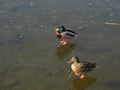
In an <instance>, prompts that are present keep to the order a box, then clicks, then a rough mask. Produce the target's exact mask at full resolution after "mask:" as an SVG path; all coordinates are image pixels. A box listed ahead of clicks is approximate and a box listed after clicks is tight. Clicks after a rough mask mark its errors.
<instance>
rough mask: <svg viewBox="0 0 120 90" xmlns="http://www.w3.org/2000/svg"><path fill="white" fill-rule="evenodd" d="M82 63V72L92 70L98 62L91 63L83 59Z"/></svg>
mask: <svg viewBox="0 0 120 90" xmlns="http://www.w3.org/2000/svg"><path fill="white" fill-rule="evenodd" d="M80 63H81V66H82V67H81V68H82V72H85V73H87V72H89V71H92V70H93V69H94V68H95V67H96V64H95V63H89V62H85V61H82V62H80Z"/></svg>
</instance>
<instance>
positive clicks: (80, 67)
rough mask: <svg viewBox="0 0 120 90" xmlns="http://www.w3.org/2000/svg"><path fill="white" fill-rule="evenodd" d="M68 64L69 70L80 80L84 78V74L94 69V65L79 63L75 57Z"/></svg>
mask: <svg viewBox="0 0 120 90" xmlns="http://www.w3.org/2000/svg"><path fill="white" fill-rule="evenodd" d="M68 63H72V64H71V69H72V70H73V72H74V73H75V75H76V76H79V77H80V78H81V79H83V78H85V74H86V73H87V72H89V71H92V70H93V69H94V68H95V67H96V64H95V63H90V62H86V61H80V60H79V58H78V57H75V56H73V57H72V59H71V60H70V61H69V62H68Z"/></svg>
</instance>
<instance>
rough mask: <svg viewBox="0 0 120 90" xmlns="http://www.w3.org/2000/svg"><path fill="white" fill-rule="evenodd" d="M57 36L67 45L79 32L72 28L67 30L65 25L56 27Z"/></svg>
mask: <svg viewBox="0 0 120 90" xmlns="http://www.w3.org/2000/svg"><path fill="white" fill-rule="evenodd" d="M55 31H56V37H57V38H58V39H60V42H61V44H62V45H67V44H68V42H69V40H70V39H71V38H73V37H75V36H77V35H78V34H77V33H76V32H74V31H72V30H67V29H65V27H64V26H63V25H61V26H60V27H58V28H57V29H55Z"/></svg>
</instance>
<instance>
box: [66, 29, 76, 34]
mask: <svg viewBox="0 0 120 90" xmlns="http://www.w3.org/2000/svg"><path fill="white" fill-rule="evenodd" d="M65 31H67V32H71V33H73V34H77V33H76V32H74V31H72V30H65Z"/></svg>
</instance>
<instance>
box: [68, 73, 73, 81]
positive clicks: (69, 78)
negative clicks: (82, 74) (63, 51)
mask: <svg viewBox="0 0 120 90" xmlns="http://www.w3.org/2000/svg"><path fill="white" fill-rule="evenodd" d="M72 74H73V72H71V73H70V75H69V77H68V78H67V80H69V79H70V78H71V76H72Z"/></svg>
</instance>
